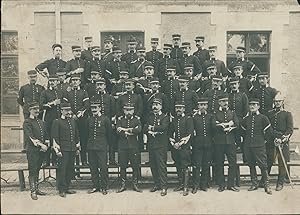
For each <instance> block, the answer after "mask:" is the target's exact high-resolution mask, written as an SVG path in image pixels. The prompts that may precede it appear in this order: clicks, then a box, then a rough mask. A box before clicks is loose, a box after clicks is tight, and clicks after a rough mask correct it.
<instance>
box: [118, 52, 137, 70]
mask: <svg viewBox="0 0 300 215" xmlns="http://www.w3.org/2000/svg"><path fill="white" fill-rule="evenodd" d="M137 59H138V56H137V54H136V50H132V51H128V52H126V53H125V54H124V55H123V56H122V57H121V60H122V61H124V62H126V63H127V65H129V66H130V65H131V64H133V63H135V62H136V61H137Z"/></svg>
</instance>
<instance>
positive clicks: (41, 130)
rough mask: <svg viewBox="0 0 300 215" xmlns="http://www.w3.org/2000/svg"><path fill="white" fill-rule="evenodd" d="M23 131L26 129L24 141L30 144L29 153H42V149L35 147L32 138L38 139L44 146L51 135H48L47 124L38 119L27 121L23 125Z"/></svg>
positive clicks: (28, 145) (28, 146)
mask: <svg viewBox="0 0 300 215" xmlns="http://www.w3.org/2000/svg"><path fill="white" fill-rule="evenodd" d="M23 129H24V139H25V141H26V142H27V143H28V144H27V150H28V151H40V148H39V147H36V146H34V144H33V143H32V142H31V140H30V138H32V139H38V140H40V141H41V142H42V143H43V144H45V141H46V140H49V134H48V133H47V130H46V127H45V122H44V121H42V120H40V119H38V118H35V119H32V118H28V119H25V121H24V123H23Z"/></svg>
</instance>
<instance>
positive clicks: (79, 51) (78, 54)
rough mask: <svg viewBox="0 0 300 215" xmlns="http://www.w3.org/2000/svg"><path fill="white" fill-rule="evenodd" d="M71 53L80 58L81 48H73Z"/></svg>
mask: <svg viewBox="0 0 300 215" xmlns="http://www.w3.org/2000/svg"><path fill="white" fill-rule="evenodd" d="M73 55H74V57H75V58H80V57H81V50H74V51H73Z"/></svg>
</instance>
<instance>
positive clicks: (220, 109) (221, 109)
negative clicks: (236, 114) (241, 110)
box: [219, 107, 229, 112]
mask: <svg viewBox="0 0 300 215" xmlns="http://www.w3.org/2000/svg"><path fill="white" fill-rule="evenodd" d="M225 110H226V111H228V110H229V107H227V108H226V109H225ZM219 111H222V112H223V111H224V110H223V108H222V107H219Z"/></svg>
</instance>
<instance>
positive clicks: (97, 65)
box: [86, 46, 107, 80]
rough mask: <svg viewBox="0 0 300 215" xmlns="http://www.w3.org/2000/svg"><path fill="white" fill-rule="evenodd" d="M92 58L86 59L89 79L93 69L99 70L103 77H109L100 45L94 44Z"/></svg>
mask: <svg viewBox="0 0 300 215" xmlns="http://www.w3.org/2000/svg"><path fill="white" fill-rule="evenodd" d="M90 49H91V53H92V58H91V59H88V60H86V75H87V77H88V80H90V78H91V71H98V72H99V75H100V76H102V77H103V78H107V73H106V72H105V70H106V63H105V61H104V60H102V59H101V48H100V46H92V47H91V48H90Z"/></svg>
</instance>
